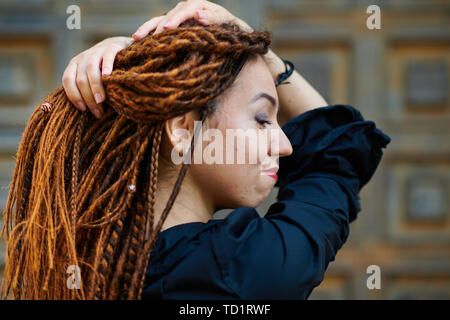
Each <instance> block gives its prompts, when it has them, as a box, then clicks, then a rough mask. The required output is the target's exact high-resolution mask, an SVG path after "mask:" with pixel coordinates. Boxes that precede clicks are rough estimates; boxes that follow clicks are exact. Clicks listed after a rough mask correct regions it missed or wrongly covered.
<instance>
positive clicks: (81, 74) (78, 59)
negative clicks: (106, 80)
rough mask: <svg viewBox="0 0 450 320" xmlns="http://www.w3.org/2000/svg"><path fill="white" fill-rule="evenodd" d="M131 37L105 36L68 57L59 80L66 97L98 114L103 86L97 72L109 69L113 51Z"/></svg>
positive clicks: (115, 52) (131, 40)
mask: <svg viewBox="0 0 450 320" xmlns="http://www.w3.org/2000/svg"><path fill="white" fill-rule="evenodd" d="M133 41H134V40H133V38H128V37H113V38H108V39H105V40H103V41H101V42H99V43H98V44H96V45H95V46H93V47H92V48H90V49H88V50H86V51H83V52H82V53H80V54H78V55H77V56H75V57H74V58H73V59H72V60H70V63H69V65H68V66H67V68H66V70H64V74H63V77H62V83H63V87H64V90H65V91H66V94H67V97H68V98H69V100H70V101H71V102H72V103H73V104H74V105H75V106H76V107H77V108H78V109H80V110H81V111H86V105H87V107H88V108H89V110H91V112H92V113H93V114H94V115H95V117H96V118H97V119H98V118H100V117H101V116H102V114H103V106H102V102H103V101H104V100H105V90H104V88H103V84H102V81H101V75H102V74H103V75H107V74H110V73H111V72H112V68H113V64H114V58H115V56H116V54H117V52H118V51H120V50H122V49H123V48H126V47H127V46H129V45H130V44H131V43H132V42H133Z"/></svg>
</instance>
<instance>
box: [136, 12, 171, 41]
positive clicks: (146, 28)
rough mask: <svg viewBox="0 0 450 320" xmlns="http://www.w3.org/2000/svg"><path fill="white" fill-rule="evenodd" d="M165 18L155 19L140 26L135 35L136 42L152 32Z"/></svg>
mask: <svg viewBox="0 0 450 320" xmlns="http://www.w3.org/2000/svg"><path fill="white" fill-rule="evenodd" d="M164 17H165V16H160V17H155V18H152V19H150V20H149V21H147V22H146V23H144V24H143V25H142V26H140V27H139V28H138V29H137V30H136V32H135V33H134V34H133V39H134V40H140V39H142V38H144V37H145V36H147V35H148V34H149V33H150V32H152V31H153V30H154V29H155V28H156V26H157V25H158V23H159V22H160V21H161V20H162V19H163V18H164Z"/></svg>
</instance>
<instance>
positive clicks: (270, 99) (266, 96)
mask: <svg viewBox="0 0 450 320" xmlns="http://www.w3.org/2000/svg"><path fill="white" fill-rule="evenodd" d="M261 98H266V99H267V100H269V101H270V103H271V104H272V106H274V107H275V108H276V109H277V110H278V108H279V106H278V105H277V101H276V100H275V98H274V97H272V96H271V95H270V94H267V93H265V92H260V93H258V94H257V95H256V96H254V97H253V99H252V100H251V101H250V103H253V102H255V101H256V100H258V99H261Z"/></svg>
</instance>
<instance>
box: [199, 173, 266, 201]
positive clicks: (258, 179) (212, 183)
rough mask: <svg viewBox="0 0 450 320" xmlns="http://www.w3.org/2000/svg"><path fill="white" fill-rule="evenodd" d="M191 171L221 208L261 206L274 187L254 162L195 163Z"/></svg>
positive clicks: (202, 187)
mask: <svg viewBox="0 0 450 320" xmlns="http://www.w3.org/2000/svg"><path fill="white" fill-rule="evenodd" d="M191 168H192V171H191V173H192V174H193V176H194V177H195V180H196V181H197V183H199V184H200V187H201V189H202V190H204V193H205V194H208V195H209V196H210V197H212V198H213V201H214V202H215V203H216V205H217V206H219V207H225V208H237V207H242V206H252V207H256V206H258V205H259V204H260V203H261V202H262V201H264V199H265V198H266V197H267V196H268V194H269V193H270V190H271V188H272V186H273V184H272V182H271V181H270V179H269V178H267V176H262V175H261V174H260V171H259V169H258V167H257V166H255V165H226V164H223V165H220V164H219V165H207V164H201V165H200V164H198V165H193V166H192V167H191Z"/></svg>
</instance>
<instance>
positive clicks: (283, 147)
mask: <svg viewBox="0 0 450 320" xmlns="http://www.w3.org/2000/svg"><path fill="white" fill-rule="evenodd" d="M277 109H278V96H277V91H276V87H275V83H274V79H273V78H272V75H271V73H270V71H269V68H268V66H267V64H266V63H265V61H264V59H263V58H262V57H261V56H260V55H258V56H257V58H256V59H253V60H250V61H248V62H247V63H246V64H245V65H244V67H243V68H242V70H241V72H240V73H239V75H238V77H237V78H236V81H235V83H234V84H233V86H232V87H231V88H230V89H229V90H227V91H226V92H224V93H223V95H222V96H221V97H220V99H219V101H218V105H217V108H216V111H215V112H214V113H213V114H212V115H210V116H209V117H208V119H207V120H206V123H205V125H204V126H203V128H202V131H201V135H200V136H199V138H198V140H197V143H196V145H195V149H194V159H193V163H192V164H191V167H190V168H189V170H188V175H190V178H191V179H192V180H193V181H194V183H195V184H196V185H197V186H198V187H199V188H200V190H201V192H202V194H204V195H205V196H206V195H209V196H210V197H211V199H212V200H213V203H214V204H215V209H216V210H219V209H223V208H237V207H242V206H252V207H256V206H258V205H259V204H261V202H263V201H264V199H265V198H266V197H267V196H268V194H269V192H270V190H271V189H272V187H273V186H274V184H275V182H276V179H277V176H276V171H277V170H278V158H279V157H283V156H287V155H290V154H291V153H292V146H291V144H290V142H289V140H288V139H287V137H286V135H285V134H284V132H283V131H282V130H281V128H280V126H279V124H278V122H277ZM200 142H202V143H201V144H200ZM200 146H201V147H202V148H201V149H200ZM195 156H197V157H195ZM200 158H201V161H199V159H200ZM214 161H215V162H216V163H212V162H214ZM199 162H200V163H199ZM217 162H218V163H217ZM220 162H222V163H220ZM209 163H212V164H209Z"/></svg>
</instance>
